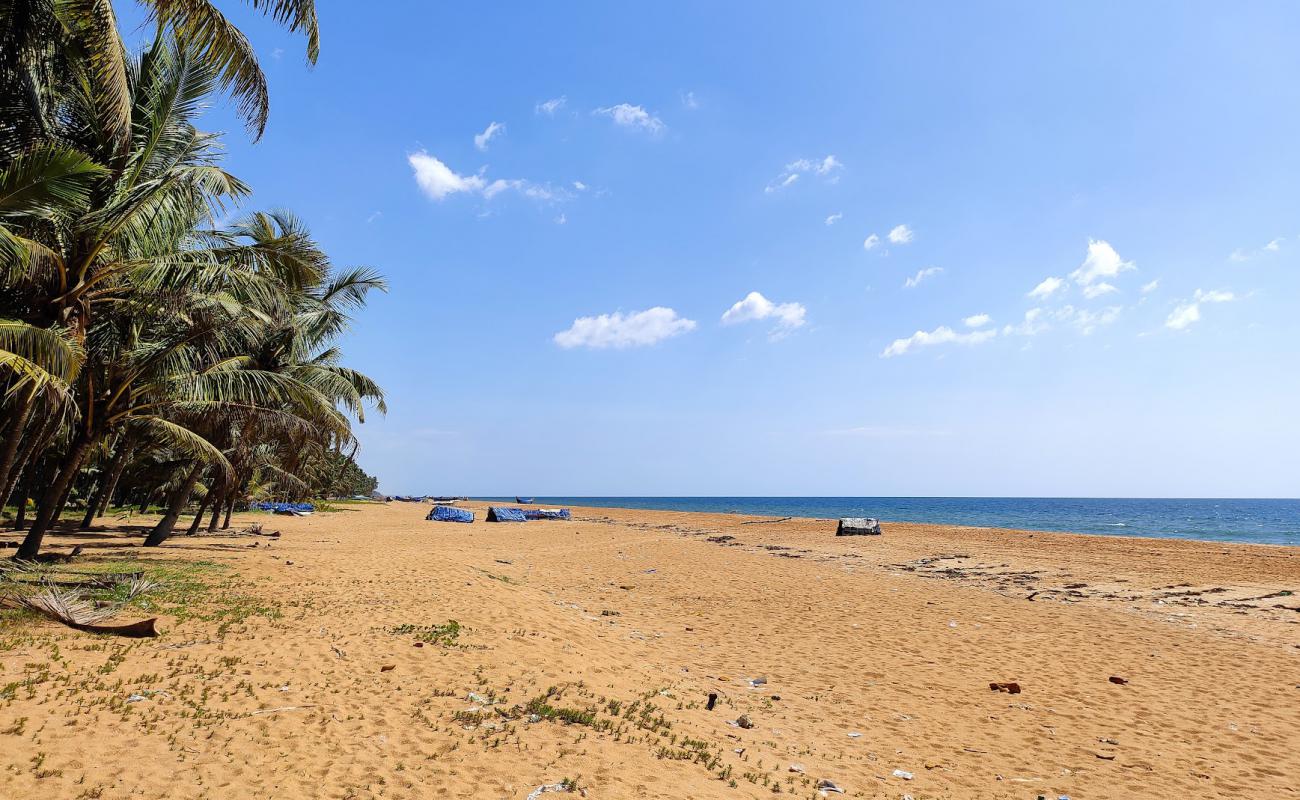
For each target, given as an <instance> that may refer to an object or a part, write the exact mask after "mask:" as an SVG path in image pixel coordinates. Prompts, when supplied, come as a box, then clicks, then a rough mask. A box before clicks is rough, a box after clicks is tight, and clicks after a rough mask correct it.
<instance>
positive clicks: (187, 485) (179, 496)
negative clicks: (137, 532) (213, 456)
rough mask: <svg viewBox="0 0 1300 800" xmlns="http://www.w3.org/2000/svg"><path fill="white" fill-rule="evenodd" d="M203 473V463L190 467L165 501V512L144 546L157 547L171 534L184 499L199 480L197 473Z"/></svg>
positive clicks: (183, 504)
mask: <svg viewBox="0 0 1300 800" xmlns="http://www.w3.org/2000/svg"><path fill="white" fill-rule="evenodd" d="M201 474H203V464H201V463H200V464H195V465H194V466H193V467H190V471H189V474H188V475H186V476H185V480H184V481H183V482H182V483H181V485H180V486H179V487H177V489H176V491H175V492H174V493H173V494H172V496H171V500H170V502H168V503H167V512H166V513H165V514H163V518H162V519H160V520H159V521H158V524H157V525H155V526H154V528H153V530H152V531H150V532H149V536H148V538H146V539H145V540H144V546H145V547H157V546H158V545H160V544H162V543H163V542H165V541H167V539H168V538H169V537H170V536H171V535H172V531H173V530H175V529H176V520H177V519H179V518H180V516H181V509H182V508H184V507H185V503H186V501H188V500H189V499H190V494H191V493H193V491H194V484H196V483H198V482H199V475H201Z"/></svg>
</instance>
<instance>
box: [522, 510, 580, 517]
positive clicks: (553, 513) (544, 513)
mask: <svg viewBox="0 0 1300 800" xmlns="http://www.w3.org/2000/svg"><path fill="white" fill-rule="evenodd" d="M523 511H524V519H569V509H567V508H525V509H524V510H523Z"/></svg>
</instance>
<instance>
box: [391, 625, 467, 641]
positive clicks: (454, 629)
mask: <svg viewBox="0 0 1300 800" xmlns="http://www.w3.org/2000/svg"><path fill="white" fill-rule="evenodd" d="M388 632H389V633H392V634H396V635H398V636H414V637H415V639H416V641H420V642H424V643H425V644H440V645H442V646H443V647H453V646H455V644H456V640H457V639H458V638H459V637H460V623H459V622H457V621H456V620H454V619H449V620H447V621H446V622H445V623H443V624H442V625H398V626H397V627H395V628H389V629H388Z"/></svg>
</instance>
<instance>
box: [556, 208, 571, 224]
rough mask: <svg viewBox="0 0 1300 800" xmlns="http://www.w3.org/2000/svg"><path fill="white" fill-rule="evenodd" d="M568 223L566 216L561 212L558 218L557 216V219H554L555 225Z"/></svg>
mask: <svg viewBox="0 0 1300 800" xmlns="http://www.w3.org/2000/svg"><path fill="white" fill-rule="evenodd" d="M568 221H569V216H568V215H567V214H565V213H564V212H563V211H561V212H560V216H558V217H556V218H555V224H556V225H563V224H565V223H567V222H568Z"/></svg>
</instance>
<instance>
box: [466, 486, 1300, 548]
mask: <svg viewBox="0 0 1300 800" xmlns="http://www.w3.org/2000/svg"><path fill="white" fill-rule="evenodd" d="M470 500H471V501H472V502H478V503H492V504H504V505H515V503H514V498H509V497H505V498H497V497H492V498H470ZM602 501H610V502H602ZM617 501H633V502H631V503H627V502H617ZM730 501H736V503H735V505H740V504H743V503H745V502H748V503H749V504H750V506H751V507H750V508H738V507H732V506H733V503H732V502H730ZM1111 501H1113V502H1114V503H1119V504H1124V503H1139V504H1143V507H1134V508H1125V507H1123V506H1122V505H1121V506H1119V507H1115V508H1110V507H1107V508H1095V509H1087V510H1086V511H1081V510H1080V509H1078V508H1072V507H1071V506H1070V505H1069V504H1071V503H1076V502H1080V503H1097V504H1101V503H1109V502H1111ZM954 503H955V504H956V505H955V506H953V507H952V508H948V509H945V508H944V506H945V505H949V504H954ZM986 503H992V504H996V505H994V506H990V507H989V508H977V506H980V505H982V504H986ZM541 504H542V505H568V506H575V507H584V508H624V509H627V510H642V511H664V512H682V513H703V514H735V515H740V516H771V517H785V516H790V517H795V518H799V519H823V520H826V519H829V520H834V519H837V518H839V517H849V516H853V517H860V516H867V517H875V518H877V519H879V520H880V521H881V522H882V523H891V524H909V525H935V526H953V527H971V528H988V529H1001V530H1019V531H1033V532H1036V533H1073V534H1079V535H1085V536H1106V537H1110V536H1120V537H1136V538H1144V539H1173V540H1178V541H1203V542H1223V543H1226V544H1267V545H1280V546H1283V547H1300V527H1296V525H1300V523H1296V524H1292V523H1290V522H1289V521H1290V520H1291V519H1292V518H1294V519H1300V500H1293V499H1289V498H1280V499H1240V498H1223V499H1219V498H1188V499H1178V498H1045V497H1031V498H1003V497H974V498H958V497H915V498H910V497H909V498H899V497H880V498H873V497H765V496H753V497H672V496H663V497H553V498H542V500H541ZM914 504H922V505H924V513H922V514H913V515H910V516H909V515H898V514H897V512H898V511H900V510H901V508H902V507H905V506H911V505H914ZM1043 504H1052V505H1053V507H1051V508H1048V507H1043ZM1061 504H1063V505H1061ZM1148 504H1191V506H1190V507H1188V508H1179V509H1177V512H1178V513H1180V514H1181V513H1187V514H1193V513H1201V514H1204V513H1208V512H1217V511H1218V510H1219V508H1220V506H1221V505H1222V504H1242V508H1239V509H1235V510H1232V511H1230V512H1229V513H1236V514H1238V515H1239V517H1238V519H1239V520H1240V521H1239V522H1238V523H1236V524H1238V525H1240V526H1241V527H1240V528H1238V529H1233V530H1226V529H1220V527H1216V526H1221V525H1229V524H1232V523H1218V522H1217V521H1216V522H1215V523H1214V524H1210V525H1208V526H1206V525H1202V526H1200V527H1199V528H1197V529H1196V530H1193V531H1187V530H1178V529H1168V528H1161V527H1159V526H1160V525H1161V524H1164V525H1168V524H1170V523H1171V521H1172V520H1173V518H1174V516H1175V514H1174V509H1171V508H1163V509H1160V511H1159V514H1158V518H1149V519H1142V517H1143V515H1146V514H1152V513H1154V512H1153V511H1152V509H1149V508H1146V507H1144V506H1146V505H1148ZM1257 504H1266V505H1275V506H1279V508H1276V509H1268V510H1267V511H1268V514H1267V515H1263V514H1264V511H1265V509H1262V508H1258V507H1254V506H1256V505H1257ZM1057 505H1059V507H1055V506H1057ZM1034 506H1038V507H1037V508H1035V507H1034ZM1198 506H1206V507H1205V508H1200V507H1198ZM1291 506H1294V509H1291V508H1290V507H1291ZM810 509H816V510H817V511H819V512H821V513H808V512H809V510H810ZM907 510H908V511H913V510H919V509H912V508H909V509H907ZM891 512H894V515H892V516H891ZM1106 513H1109V514H1111V515H1112V517H1115V516H1122V517H1124V518H1125V519H1127V520H1128V521H1127V522H1126V521H1116V522H1100V521H1099V520H1100V519H1102V518H1103V517H1102V516H1101V515H1102V514H1106ZM1252 514H1255V515H1263V516H1254V517H1252V516H1251V515H1252ZM972 515H981V516H989V517H992V519H991V521H990V522H987V523H983V524H980V523H976V522H974V521H972V520H969V519H965V518H964V517H969V516H972ZM999 517H1001V519H999ZM1035 517H1038V519H1036V520H1035V519H1034V518H1035ZM1034 521H1037V522H1039V523H1041V524H1040V525H1038V526H1035V525H1033V524H1023V523H1032V522H1034ZM1071 522H1073V526H1071ZM1252 524H1253V525H1254V527H1253V528H1251V529H1250V530H1247V528H1249V527H1250V526H1251V525H1252ZM1287 525H1290V526H1291V527H1286V526H1287ZM1279 526H1283V527H1280V528H1279ZM1293 527H1294V528H1295V530H1292V528H1293Z"/></svg>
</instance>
